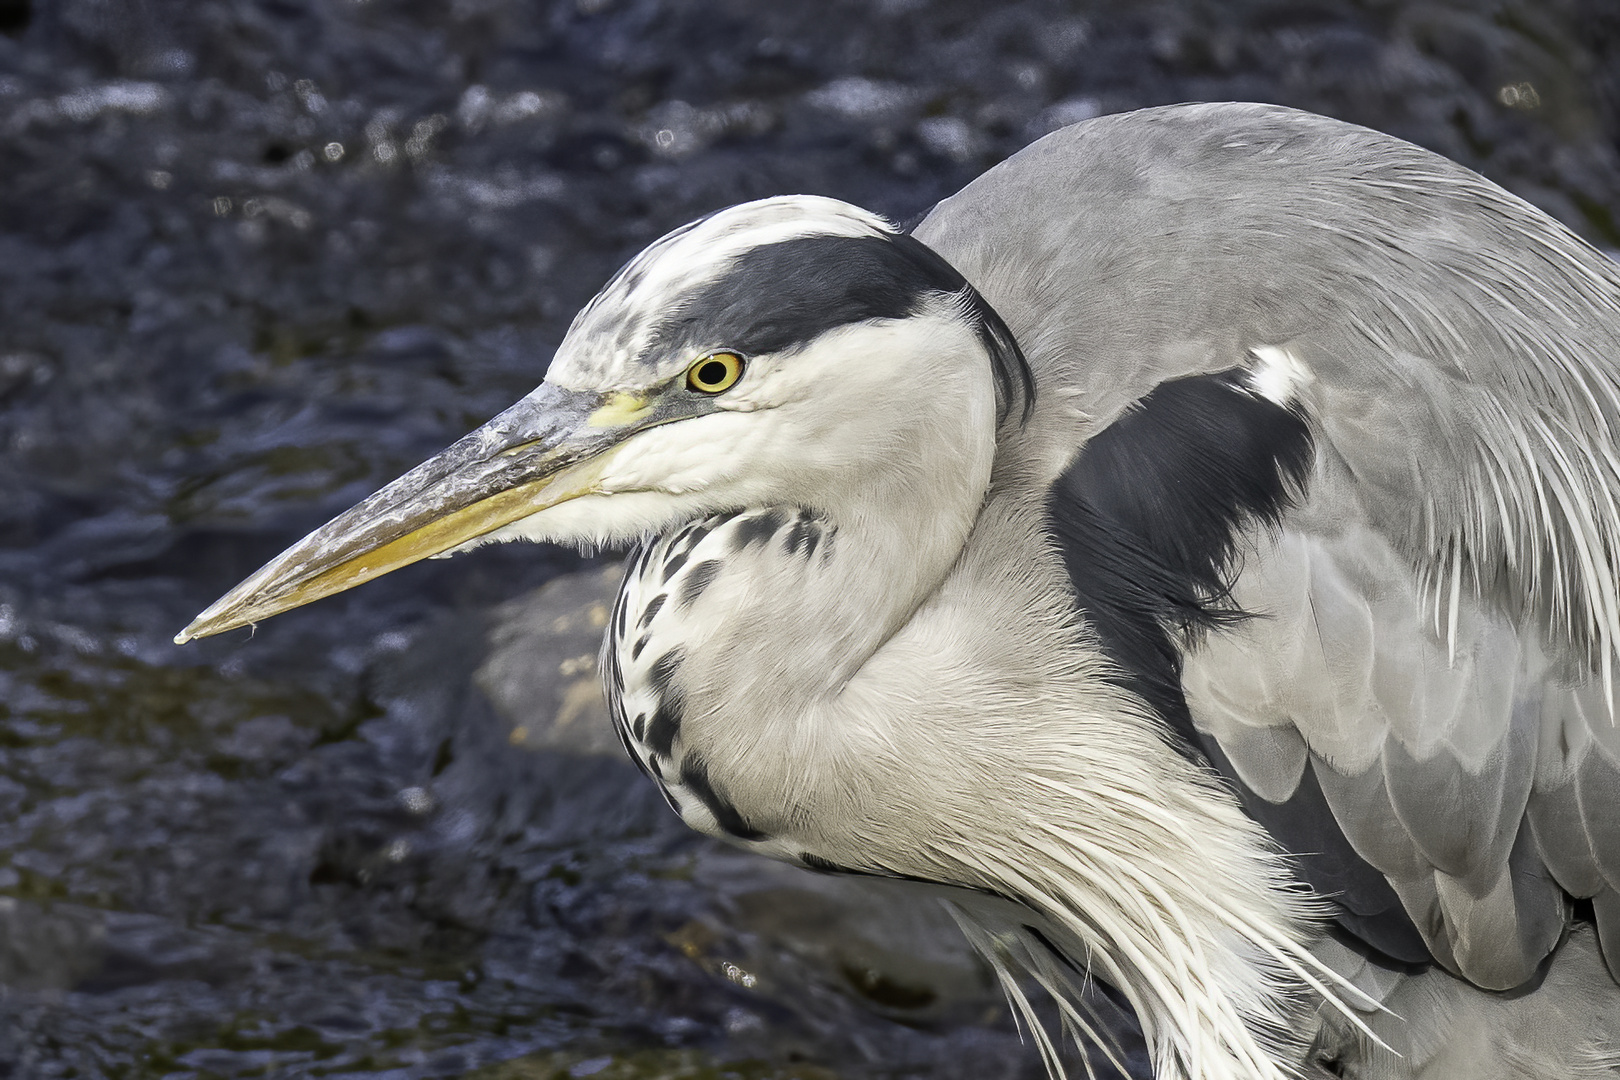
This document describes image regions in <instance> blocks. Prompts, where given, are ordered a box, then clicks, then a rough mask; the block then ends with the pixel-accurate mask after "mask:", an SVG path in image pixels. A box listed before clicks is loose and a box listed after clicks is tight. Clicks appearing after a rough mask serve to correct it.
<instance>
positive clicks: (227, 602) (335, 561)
mask: <svg viewBox="0 0 1620 1080" xmlns="http://www.w3.org/2000/svg"><path fill="white" fill-rule="evenodd" d="M651 411H652V410H651V406H650V405H649V404H648V402H647V400H646V399H645V398H642V397H641V396H640V395H635V394H625V393H612V394H598V393H594V392H588V391H576V390H565V389H563V388H561V387H558V386H553V385H551V384H550V383H542V384H541V385H540V387H539V388H538V389H537V390H535V391H534V393H532V394H530V395H529V396H528V397H526V398H524V399H523V400H522V401H520V402H518V403H517V404H516V405H514V406H512V407H511V408H510V409H507V410H506V411H505V412H503V413H501V414H500V415H499V416H497V417H495V419H493V420H491V421H490V422H489V423H487V424H485V425H484V426H483V427H481V428H479V429H478V430H477V431H474V432H472V433H471V434H470V435H467V436H466V437H464V438H462V439H460V440H459V441H457V442H456V443H455V444H453V445H452V446H450V447H449V448H448V449H446V450H445V451H444V452H443V453H440V454H439V455H438V456H436V457H433V458H430V459H429V460H427V461H425V462H423V463H422V464H421V465H418V466H417V467H416V468H414V469H412V470H411V471H410V472H408V473H406V474H405V475H404V476H402V477H400V478H399V479H398V480H395V481H394V482H393V483H391V484H389V485H388V486H387V487H385V488H383V489H382V490H381V491H379V492H377V493H376V494H375V495H372V496H371V497H370V498H368V499H366V500H365V501H363V502H361V503H360V504H359V505H357V506H355V507H352V508H351V509H349V510H347V511H345V512H344V513H342V514H339V515H338V516H337V517H335V518H333V519H332V520H331V521H329V522H327V523H326V524H325V525H322V526H321V527H320V528H319V529H316V530H315V531H314V532H312V533H310V534H309V535H308V536H306V537H304V538H303V539H302V540H300V541H298V543H296V544H294V545H293V546H292V547H290V548H288V549H287V550H286V551H284V552H282V553H281V554H280V555H278V556H276V557H275V558H274V559H272V560H270V562H268V563H266V564H265V565H264V566H263V567H261V568H260V569H259V570H258V571H257V572H256V573H254V574H253V576H251V577H249V578H248V579H247V580H246V581H244V582H242V583H241V584H240V585H238V586H237V587H236V588H234V589H232V590H231V591H230V592H228V593H226V594H225V595H224V596H222V597H220V599H219V600H217V601H215V602H214V604H213V606H211V607H210V608H209V609H208V610H207V611H204V612H203V613H202V614H201V615H198V616H197V617H196V618H195V619H194V620H192V622H191V625H190V626H187V627H186V628H185V629H184V630H182V631H180V633H179V634H177V635H175V639H174V640H175V642H176V643H177V644H184V643H185V642H187V641H190V640H191V639H192V638H199V637H207V636H208V635H210V634H218V633H220V632H222V631H225V630H233V629H235V628H236V627H239V626H246V625H248V624H249V623H254V622H258V621H259V620H261V619H267V618H269V617H270V616H272V615H278V614H280V613H281V612H283V611H288V610H290V609H292V608H295V607H300V606H302V605H304V604H307V603H309V602H310V601H312V600H319V599H320V598H321V597H323V596H331V595H332V594H333V593H337V592H342V591H343V590H345V589H352V588H353V587H354V586H356V585H360V584H363V583H364V582H367V581H370V580H371V579H372V578H376V577H381V576H382V575H383V574H386V573H388V572H389V571H391V570H397V569H399V568H400V567H402V566H409V565H410V564H411V563H414V562H417V561H419V560H421V559H426V558H429V557H431V556H433V555H438V554H440V553H442V552H446V551H449V550H450V549H452V548H454V547H458V546H459V545H461V544H465V543H467V542H468V541H470V540H476V539H477V538H478V537H480V536H483V535H485V534H486V533H490V532H493V531H494V530H496V529H498V528H500V527H501V526H502V525H506V524H509V523H511V522H513V521H517V520H519V519H520V518H524V517H528V516H529V515H530V514H535V513H538V512H540V511H541V510H545V509H547V508H548V507H552V506H556V505H557V504H559V503H563V502H567V501H568V500H570V499H577V498H579V497H580V496H581V495H589V494H593V493H598V492H599V491H600V488H599V487H598V486H597V482H598V479H599V477H600V476H601V474H602V470H603V467H604V466H605V465H606V463H607V460H608V458H609V456H610V454H609V451H611V450H612V449H613V448H614V447H616V446H618V445H619V444H620V443H622V442H623V441H624V440H625V439H626V438H628V437H629V436H630V435H632V434H634V433H635V432H637V431H639V430H641V428H643V427H645V426H647V424H646V423H645V421H646V419H647V418H648V415H649V414H650V413H651Z"/></svg>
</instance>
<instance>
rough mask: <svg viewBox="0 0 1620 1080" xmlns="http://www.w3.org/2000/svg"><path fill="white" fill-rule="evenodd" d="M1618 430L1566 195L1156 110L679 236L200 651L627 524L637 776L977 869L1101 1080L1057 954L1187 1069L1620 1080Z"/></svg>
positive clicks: (823, 840)
mask: <svg viewBox="0 0 1620 1080" xmlns="http://www.w3.org/2000/svg"><path fill="white" fill-rule="evenodd" d="M1617 419H1620V268H1617V267H1616V266H1615V265H1613V264H1612V263H1611V261H1610V260H1609V259H1607V258H1606V257H1605V256H1603V255H1602V254H1601V253H1599V252H1598V251H1596V250H1594V249H1593V248H1591V247H1590V246H1588V245H1587V244H1585V243H1584V242H1582V241H1581V240H1580V239H1578V238H1577V237H1576V236H1574V235H1573V234H1572V233H1571V232H1569V231H1568V230H1567V229H1565V228H1564V227H1563V226H1561V225H1559V224H1557V223H1556V222H1554V221H1553V220H1552V219H1550V218H1549V217H1547V216H1546V215H1544V214H1542V213H1541V212H1540V211H1538V210H1536V209H1534V208H1533V207H1531V206H1530V205H1528V204H1527V203H1525V202H1523V201H1522V200H1520V199H1518V198H1516V197H1514V196H1512V195H1510V194H1509V193H1507V192H1505V191H1503V190H1502V189H1500V188H1498V187H1496V186H1495V185H1493V184H1491V183H1490V182H1488V181H1486V180H1484V179H1483V178H1481V177H1479V176H1478V175H1476V174H1474V173H1472V172H1470V171H1468V170H1467V169H1465V168H1463V167H1461V166H1459V165H1456V164H1454V163H1452V162H1450V161H1447V160H1445V159H1443V158H1441V157H1438V156H1436V155H1434V154H1431V153H1429V152H1427V151H1424V150H1421V149H1419V148H1417V147H1414V146H1412V145H1410V144H1407V143H1405V142H1402V141H1400V140H1398V139H1395V138H1392V137H1389V136H1386V135H1382V134H1379V133H1376V132H1373V131H1370V130H1366V129H1363V128H1359V127H1354V126H1351V125H1348V124H1344V123H1340V122H1337V121H1333V120H1329V119H1325V118H1323V117H1319V116H1313V115H1310V114H1306V113H1301V112H1296V111H1292V110H1288V109H1284V108H1279V107H1273V106H1262V105H1247V104H1214V105H1191V106H1177V107H1170V108H1161V109H1151V110H1146V111H1142V112H1136V113H1130V114H1125V115H1117V116H1108V117H1102V118H1098V119H1094V120H1090V121H1087V122H1084V123H1081V124H1079V125H1076V126H1074V127H1070V128H1068V129H1065V130H1062V131H1059V132H1057V133H1054V134H1053V135H1050V136H1048V137H1047V138H1045V139H1043V140H1041V141H1039V142H1037V143H1035V144H1033V145H1031V146H1030V147H1028V148H1026V149H1025V150H1023V151H1022V152H1020V153H1019V154H1017V155H1016V156H1014V157H1013V158H1011V159H1009V160H1008V161H1006V162H1004V163H1003V164H1001V165H999V166H997V167H996V168H994V169H991V170H990V171H989V172H987V173H986V174H985V175H983V176H982V177H980V178H979V179H978V180H975V181H974V182H973V183H971V184H970V185H968V187H966V188H965V189H964V190H963V191H961V192H960V193H959V194H957V195H955V196H953V197H951V198H949V199H946V200H945V201H944V202H942V203H941V204H940V205H939V206H938V207H936V208H935V209H934V210H933V211H932V212H931V213H930V214H929V215H928V216H927V217H926V218H925V219H924V220H923V221H922V223H921V224H920V225H919V226H918V227H917V228H916V229H915V230H914V231H912V232H910V233H906V232H903V231H900V230H897V229H895V228H894V227H892V226H891V225H890V224H889V223H887V222H885V221H884V220H882V219H880V218H878V217H876V216H874V215H872V214H870V213H867V212H865V211H863V210H860V209H857V208H855V207H853V206H849V205H847V204H844V203H841V202H837V201H834V200H831V199H826V198H817V197H803V196H798V197H780V198H773V199H766V200H763V201H760V202H755V203H749V204H746V205H743V206H738V207H733V208H731V209H728V210H723V211H720V212H718V213H715V214H713V215H710V216H709V217H706V218H703V219H701V220H699V221H697V222H694V223H692V224H690V225H688V226H686V227H684V228H682V229H678V230H676V231H675V232H673V233H671V234H670V235H668V236H666V237H664V238H663V239H661V240H659V241H657V242H656V243H654V244H653V245H652V246H651V247H649V248H648V249H647V250H646V251H645V252H643V253H642V254H641V255H639V256H637V257H636V258H635V259H633V260H632V261H631V262H630V263H629V264H628V265H626V266H625V267H624V269H623V270H621V271H620V272H619V274H618V275H617V276H616V277H614V278H613V279H612V280H611V281H609V282H608V283H607V285H606V286H605V287H604V288H603V289H602V291H601V292H600V293H599V294H598V295H597V296H596V298H595V299H594V300H592V301H591V302H590V304H589V305H588V306H587V307H585V308H584V310H582V311H581V312H580V314H579V315H578V317H577V318H576V319H575V320H574V322H573V324H572V326H571V327H570V329H569V330H568V333H567V335H566V337H565V338H564V340H563V342H562V343H561V345H560V346H559V348H558V350H557V353H556V356H555V358H554V359H553V360H552V362H551V365H550V367H549V369H548V370H547V372H546V375H545V380H544V382H542V383H541V384H540V385H539V387H538V388H537V389H536V390H535V391H534V392H533V393H531V394H529V395H528V396H527V397H525V398H524V399H523V400H522V401H520V402H518V403H517V404H516V405H514V406H513V407H512V408H510V409H508V410H507V411H505V412H503V413H501V414H500V415H499V416H497V417H495V418H494V419H493V420H491V421H490V422H489V423H488V424H486V425H485V426H483V427H482V428H479V429H478V430H477V431H474V432H473V433H471V434H469V435H467V436H466V437H464V438H463V439H461V440H460V441H458V442H456V443H455V444H454V445H452V446H451V447H449V448H448V449H446V450H445V451H444V452H443V453H441V454H440V455H438V456H436V457H434V458H432V459H431V460H429V461H427V462H426V463H424V464H422V465H421V466H419V467H417V468H416V469H414V470H412V471H411V472H409V473H407V474H406V475H405V476H403V477H401V478H400V479H399V480H397V481H395V482H394V483H392V484H389V485H388V486H386V487H384V488H383V489H382V490H381V491H379V492H378V493H376V494H375V495H373V496H371V497H370V498H368V499H366V500H365V501H363V502H362V503H360V504H359V505H358V506H356V507H354V508H353V509H351V510H349V511H348V512H346V513H344V514H342V515H340V516H339V517H337V518H336V519H334V520H333V521H332V522H330V523H329V524H327V525H325V526H323V527H322V528H320V529H318V530H316V531H315V532H314V533H312V534H311V535H310V536H308V537H307V538H305V539H304V540H302V541H300V542H299V543H297V544H295V545H294V546H293V547H291V548H290V549H289V550H288V551H287V552H285V553H284V554H282V555H281V556H279V557H278V558H276V559H275V560H273V561H272V562H271V563H269V564H268V565H266V566H265V567H264V568H263V569H261V570H259V571H258V572H257V573H255V574H254V575H253V576H252V577H250V578H248V579H247V580H246V581H244V582H243V583H242V584H241V585H239V586H237V587H236V588H235V589H234V590H232V591H231V592H230V593H229V594H228V595H226V596H225V597H224V598H222V599H221V600H220V601H219V602H218V603H216V604H215V605H214V606H212V607H210V608H209V609H208V610H207V611H205V612H204V613H203V614H202V615H200V616H199V617H198V618H197V620H196V621H195V622H193V623H192V624H191V625H190V626H189V627H187V629H186V630H185V631H184V632H183V633H182V634H181V635H180V636H179V637H178V638H177V640H180V641H184V640H186V639H188V638H191V637H197V636H201V635H205V634H214V633H218V632H220V631H223V630H227V629H231V628H233V627H238V626H242V625H244V624H247V623H249V622H252V621H255V620H259V619H263V618H266V617H268V616H270V615H273V614H275V613H277V612H280V611H284V610H286V609H288V608H291V607H294V606H297V605H300V604H304V603H307V602H309V601H311V600H314V599H317V598H319V597H323V596H326V595H329V594H331V593H334V592H337V591H339V590H342V589H347V588H349V587H351V586H353V585H356V584H359V583H361V582H364V581H367V580H369V579H371V578H374V577H376V576H378V575H380V574H384V573H387V572H389V571H391V570H394V569H396V568H398V567H401V566H404V565H406V564H408V563H411V562H414V561H416V560H418V559H421V558H425V557H429V556H434V555H440V554H444V553H446V552H451V551H459V550H462V549H465V548H470V547H474V546H477V545H479V544H484V543H490V542H496V541H506V540H548V541H561V542H570V543H578V544H587V545H595V544H622V543H635V544H637V545H638V546H637V547H636V548H635V552H634V554H633V555H632V557H631V559H630V561H629V563H628V568H627V572H626V576H625V581H624V585H623V588H622V591H621V593H620V595H619V597H618V601H617V603H616V605H615V608H614V610H613V612H612V616H611V619H610V623H609V627H608V632H607V635H606V641H605V643H604V652H603V665H602V666H603V670H604V672H605V681H606V688H607V692H608V696H609V700H610V704H611V706H612V712H613V715H614V718H615V723H616V725H617V727H618V729H619V732H620V735H621V737H622V738H623V741H624V744H625V746H626V748H627V749H628V750H629V752H630V754H631V756H632V757H633V758H634V759H635V760H636V761H637V762H638V763H639V764H640V765H641V767H642V768H643V769H644V770H645V771H646V772H647V773H648V775H649V776H650V777H651V778H652V779H653V780H654V781H655V782H656V783H657V784H658V785H659V786H660V787H661V789H662V790H663V791H664V792H665V794H666V796H667V798H668V799H669V802H670V804H671V805H672V806H673V807H674V809H675V810H676V811H677V812H678V813H679V814H680V815H681V816H682V817H683V818H684V819H685V820H686V821H687V822H688V823H689V824H690V825H692V826H693V827H694V828H696V829H699V830H701V831H703V832H706V833H709V834H711V835H714V836H718V837H721V838H724V839H726V840H728V841H730V842H733V843H736V844H739V845H742V846H744V847H746V848H749V849H752V850H755V851H758V852H761V853H763V854H766V855H770V856H774V857H776V858H780V859H785V860H789V861H792V862H796V863H799V864H801V865H804V866H807V867H810V868H813V869H819V870H826V871H835V872H847V873H864V874H875V875H884V876H889V877H897V878H906V879H914V880H916V881H920V882H924V883H930V885H931V886H937V887H939V889H940V891H941V894H942V895H944V896H947V897H948V898H949V899H948V900H947V902H948V903H950V904H951V905H952V908H953V911H954V913H955V914H956V915H957V917H958V921H959V922H960V924H961V925H962V927H963V929H964V931H965V932H966V933H967V934H968V935H969V937H970V939H971V940H972V941H973V943H974V944H975V946H976V947H978V948H979V949H980V950H981V952H982V953H983V954H984V955H985V956H986V958H987V959H988V960H989V962H990V964H991V965H992V966H993V967H994V969H995V970H996V972H997V974H998V975H999V976H1000V977H1001V979H1002V982H1003V986H1004V987H1005V989H1006V990H1007V993H1008V996H1009V998H1010V1000H1011V1001H1012V1002H1013V1003H1014V1005H1015V1006H1016V1007H1017V1008H1018V1009H1020V1010H1021V1011H1022V1012H1023V1013H1024V1014H1025V1015H1026V1018H1028V1019H1029V1020H1030V1021H1031V1026H1032V1028H1033V1029H1034V1030H1035V1032H1036V1037H1037V1041H1038V1042H1039V1044H1040V1048H1041V1050H1042V1053H1043V1055H1044V1056H1045V1057H1046V1059H1047V1062H1048V1066H1049V1068H1051V1069H1052V1070H1053V1072H1054V1073H1055V1074H1061V1071H1062V1066H1061V1064H1060V1063H1059V1060H1058V1056H1057V1052H1056V1050H1055V1049H1054V1046H1053V1042H1052V1040H1051V1039H1050V1038H1049V1037H1048V1036H1046V1035H1045V1033H1043V1032H1041V1031H1040V1029H1039V1026H1038V1024H1035V1023H1034V1013H1033V1012H1032V1011H1031V1005H1030V1002H1029V999H1028V997H1027V996H1026V994H1025V991H1024V986H1025V985H1026V980H1027V979H1033V981H1034V982H1035V983H1037V984H1039V985H1040V986H1042V987H1043V988H1044V989H1045V990H1046V991H1049V992H1050V993H1051V994H1052V995H1053V996H1054V997H1055V998H1056V999H1057V1001H1058V1003H1059V1008H1060V1012H1061V1014H1062V1016H1063V1018H1064V1022H1065V1024H1067V1025H1069V1026H1071V1027H1072V1028H1073V1029H1074V1030H1075V1031H1077V1032H1078V1033H1087V1032H1089V1028H1090V1021H1089V1020H1088V1018H1087V1015H1086V1013H1085V1011H1084V1009H1083V1008H1082V1007H1081V1006H1080V1004H1079V1001H1080V991H1081V989H1082V985H1083V981H1084V979H1085V978H1087V977H1088V973H1094V974H1095V975H1096V976H1097V977H1098V978H1100V979H1102V980H1105V981H1106V982H1107V983H1109V984H1111V985H1113V986H1114V987H1116V988H1117V989H1118V991H1119V992H1120V993H1121V994H1123V995H1124V997H1125V998H1127V999H1128V1000H1129V1002H1130V1004H1131V1005H1132V1006H1133V1007H1134V1009H1135V1010H1136V1012H1137V1013H1138V1015H1139V1017H1140V1019H1141V1022H1142V1025H1143V1029H1144V1033H1145V1035H1146V1038H1147V1041H1148V1045H1149V1049H1150V1052H1151V1054H1152V1057H1153V1061H1154V1067H1155V1069H1156V1071H1157V1073H1158V1075H1160V1076H1161V1077H1165V1078H1188V1080H1193V1078H1197V1080H1236V1078H1240V1077H1241V1078H1265V1080H1278V1078H1283V1077H1294V1076H1305V1075H1341V1076H1357V1077H1362V1076H1366V1077H1372V1076H1378V1077H1395V1076H1414V1077H1415V1076H1424V1077H1460V1076H1466V1077H1487V1076H1503V1077H1507V1076H1528V1077H1584V1076H1600V1075H1613V1073H1614V1072H1615V1071H1616V1070H1617V1069H1620V987H1617V985H1616V983H1615V980H1614V978H1613V977H1612V974H1611V972H1615V971H1620V727H1617V726H1616V724H1615V703H1614V691H1613V684H1614V679H1615V676H1614V658H1615V653H1616V650H1617V648H1620V587H1617V584H1616V568H1615V565H1616V558H1617V554H1620V456H1617V452H1616V439H1615V434H1616V421H1617ZM1104 1041H1105V1042H1106V1040H1104ZM1089 1067H1090V1065H1089V1061H1088V1062H1087V1068H1088V1069H1089Z"/></svg>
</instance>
